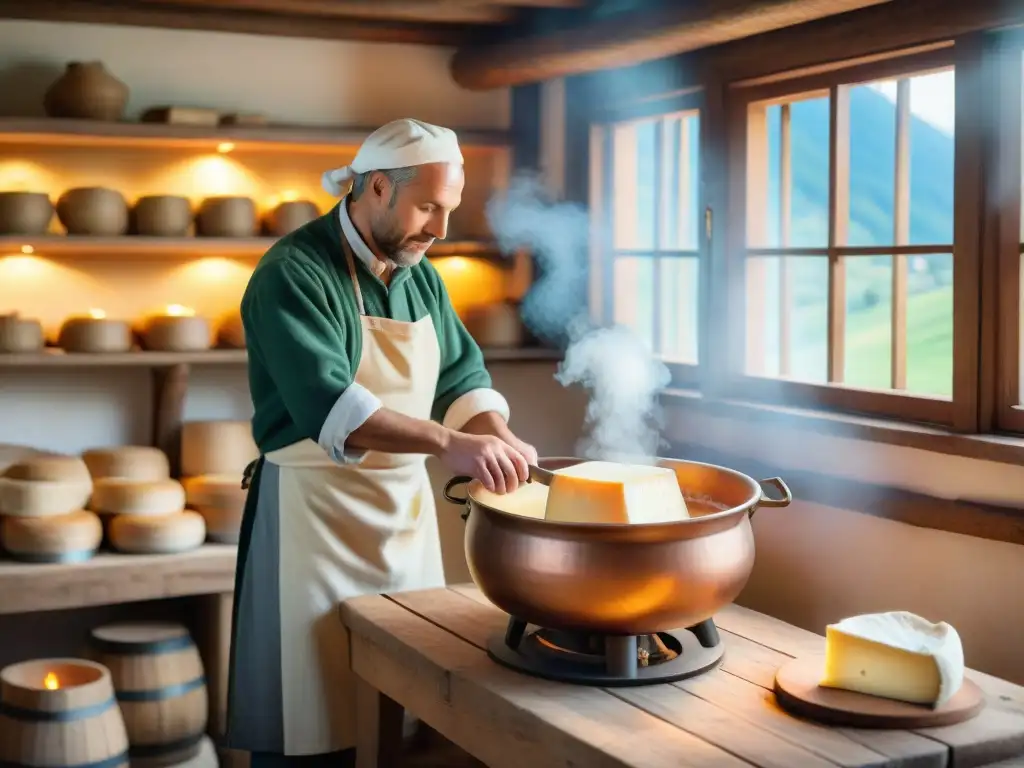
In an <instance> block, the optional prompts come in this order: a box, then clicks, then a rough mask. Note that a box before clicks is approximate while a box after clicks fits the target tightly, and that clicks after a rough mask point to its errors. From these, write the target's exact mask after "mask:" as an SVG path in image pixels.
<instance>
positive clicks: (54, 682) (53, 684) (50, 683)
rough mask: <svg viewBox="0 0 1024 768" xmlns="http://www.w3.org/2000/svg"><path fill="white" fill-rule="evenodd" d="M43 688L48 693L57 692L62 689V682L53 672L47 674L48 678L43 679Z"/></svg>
mask: <svg viewBox="0 0 1024 768" xmlns="http://www.w3.org/2000/svg"><path fill="white" fill-rule="evenodd" d="M43 687H44V688H46V690H48V691H56V690H57V689H58V688H60V680H58V679H57V676H56V675H55V674H53V672H49V673H47V675H46V677H44V678H43Z"/></svg>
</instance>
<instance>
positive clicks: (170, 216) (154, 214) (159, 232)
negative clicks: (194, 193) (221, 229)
mask: <svg viewBox="0 0 1024 768" xmlns="http://www.w3.org/2000/svg"><path fill="white" fill-rule="evenodd" d="M191 226H192V204H191V203H190V202H189V200H188V198H187V197H179V196H177V195H146V196H145V197H140V198H139V199H138V200H136V201H135V205H134V207H133V208H132V231H133V232H134V233H135V234H137V235H145V236H149V237H185V236H186V235H187V234H188V230H189V227H191Z"/></svg>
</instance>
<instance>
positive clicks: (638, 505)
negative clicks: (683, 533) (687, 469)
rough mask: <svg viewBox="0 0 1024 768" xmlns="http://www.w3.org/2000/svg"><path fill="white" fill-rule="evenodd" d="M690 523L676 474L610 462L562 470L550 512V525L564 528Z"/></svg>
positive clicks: (550, 499) (556, 479)
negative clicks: (567, 525) (594, 524)
mask: <svg viewBox="0 0 1024 768" xmlns="http://www.w3.org/2000/svg"><path fill="white" fill-rule="evenodd" d="M688 517H689V513H688V512H687V509H686V500H685V499H684V498H683V492H682V490H680V488H679V481H678V480H677V479H676V473H675V472H673V471H672V470H671V469H667V468H665V467H656V466H648V465H637V464H619V463H616V462H610V461H585V462H583V463H581V464H575V465H573V466H571V467H566V468H564V469H559V470H557V471H556V472H555V477H554V479H553V480H552V482H551V488H550V490H549V491H548V502H547V506H546V508H545V511H544V518H545V519H546V520H550V521H553V522H561V523H608V524H618V525H623V524H628V523H632V524H637V523H670V522H678V521H680V520H686V519H687V518H688Z"/></svg>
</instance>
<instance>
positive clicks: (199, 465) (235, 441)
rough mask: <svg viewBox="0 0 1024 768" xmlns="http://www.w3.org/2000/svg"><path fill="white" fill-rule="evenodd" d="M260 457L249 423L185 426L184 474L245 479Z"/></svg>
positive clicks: (207, 423)
mask: <svg viewBox="0 0 1024 768" xmlns="http://www.w3.org/2000/svg"><path fill="white" fill-rule="evenodd" d="M258 457H259V450H258V449H257V448H256V443H255V442H254V441H253V439H252V428H251V426H250V424H249V422H248V421H186V422H185V423H184V424H182V426H181V474H182V475H184V476H185V477H196V476H198V475H234V476H237V477H238V478H239V480H241V477H242V473H243V472H244V471H245V468H246V466H247V465H248V464H249V462H251V461H253V460H254V459H256V458H258Z"/></svg>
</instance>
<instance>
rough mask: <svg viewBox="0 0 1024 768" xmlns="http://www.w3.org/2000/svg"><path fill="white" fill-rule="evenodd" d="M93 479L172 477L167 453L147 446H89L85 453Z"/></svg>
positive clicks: (85, 460)
mask: <svg viewBox="0 0 1024 768" xmlns="http://www.w3.org/2000/svg"><path fill="white" fill-rule="evenodd" d="M82 460H83V461H84V462H85V465H86V466H87V467H88V468H89V474H91V475H92V478H93V480H98V479H100V478H104V477H120V478H124V479H126V480H166V479H167V478H169V477H170V476H171V467H170V463H169V462H168V460H167V455H166V454H165V453H164V452H163V451H161V450H160V449H159V448H153V447H151V446H148V445H125V446H120V447H115V448H90V449H89V450H88V451H85V452H84V453H83V454H82Z"/></svg>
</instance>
